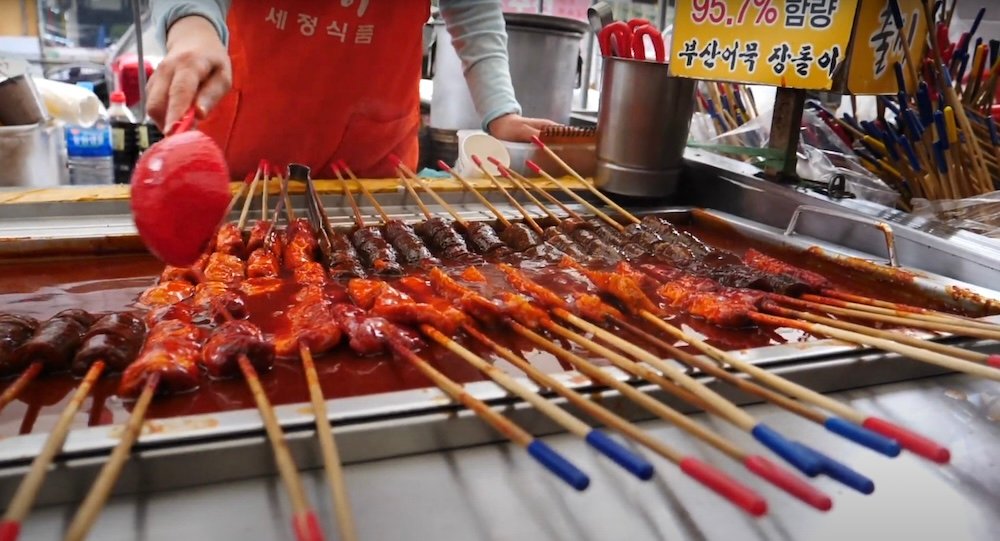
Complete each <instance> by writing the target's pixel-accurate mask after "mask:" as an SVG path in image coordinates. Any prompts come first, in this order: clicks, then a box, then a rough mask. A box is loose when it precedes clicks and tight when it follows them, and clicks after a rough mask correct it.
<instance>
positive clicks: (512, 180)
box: [491, 158, 561, 223]
mask: <svg viewBox="0 0 1000 541" xmlns="http://www.w3.org/2000/svg"><path fill="white" fill-rule="evenodd" d="M491 159H493V158H491ZM494 165H496V164H494ZM497 167H498V168H499V169H500V175H501V176H502V177H503V178H505V179H507V182H510V183H511V184H513V185H514V187H515V188H517V189H518V190H520V191H521V193H523V194H524V196H525V197H527V198H528V200H529V201H531V202H532V204H534V205H535V206H536V207H538V208H539V209H541V211H542V212H543V213H544V214H545V216H546V217H548V219H549V220H552V221H553V222H556V223H559V222H560V221H561V220H560V219H559V217H558V216H556V215H555V213H554V212H552V211H551V210H549V208H548V207H546V206H545V205H544V204H542V202H541V201H540V200H539V199H538V198H537V197H535V194H533V193H531V190H529V189H528V187H527V186H525V185H524V184H522V183H521V182H520V181H519V180H517V179H515V178H514V176H513V175H511V174H510V171H509V170H508V169H507V168H506V167H503V166H502V165H498V166H497Z"/></svg>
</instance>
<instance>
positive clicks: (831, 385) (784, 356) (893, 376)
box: [0, 201, 1000, 503]
mask: <svg viewBox="0 0 1000 541" xmlns="http://www.w3.org/2000/svg"><path fill="white" fill-rule="evenodd" d="M455 203H457V204H459V205H460V206H462V204H463V203H464V202H463V201H455ZM502 208H503V210H504V212H505V213H507V214H508V215H509V216H510V217H511V218H516V217H518V215H517V214H516V212H515V211H514V209H513V208H511V207H502ZM413 210H414V209H413V207H411V206H390V208H389V211H390V212H391V213H392V214H394V215H396V216H398V217H401V218H403V217H405V218H407V219H410V220H412V221H417V217H416V216H415V215H414V213H413ZM436 210H441V209H436ZM580 210H582V209H580ZM343 211H344V209H343V207H336V206H334V207H333V208H330V209H329V210H328V212H329V214H330V216H331V217H334V222H335V225H337V224H343V225H345V226H346V225H348V224H349V220H348V218H347V215H348V214H347V213H346V212H343ZM462 212H463V213H464V214H466V216H467V217H468V218H469V219H486V218H487V216H486V215H485V214H484V213H483V211H482V210H481V207H478V206H476V207H463V209H462ZM645 212H646V213H661V214H662V213H668V214H670V215H672V217H673V218H676V219H677V220H679V221H685V220H691V221H693V222H694V223H696V224H698V223H702V224H706V225H709V226H711V225H712V224H719V223H722V224H725V226H726V227H729V228H731V229H733V230H735V231H737V232H739V233H740V234H742V235H744V236H746V237H748V238H751V239H754V240H756V241H760V242H763V243H765V244H768V245H771V246H776V247H781V248H784V249H791V250H795V251H803V250H807V249H810V248H813V247H817V246H818V247H819V248H821V250H820V251H818V252H817V254H816V257H823V258H827V259H829V260H831V261H838V262H843V261H853V262H855V263H856V262H857V259H853V258H859V259H871V256H869V255H867V254H862V253H859V252H854V251H852V250H848V249H846V248H843V247H840V246H836V245H832V244H829V243H825V242H822V241H817V240H815V239H812V238H809V237H803V236H800V235H796V234H794V229H795V221H796V220H797V216H798V215H800V214H801V213H803V212H806V213H808V212H819V213H820V215H823V214H824V213H825V214H829V212H830V211H829V209H820V210H819V211H817V210H816V209H811V208H803V209H800V210H799V211H798V212H796V217H794V218H793V220H792V223H791V224H790V225H789V226H788V228H787V230H786V231H784V232H782V231H780V230H777V229H775V228H772V227H769V226H764V225H761V224H759V223H756V222H753V221H750V220H745V219H742V218H739V217H737V216H733V215H729V214H726V213H722V212H718V211H711V210H700V209H692V208H676V207H674V208H660V209H650V210H646V211H645ZM833 212H836V211H833ZM338 216H339V217H342V218H336V217H338ZM539 217H540V216H539ZM848 217H849V219H851V220H855V221H858V220H860V221H859V222H858V223H859V224H860V225H862V226H867V225H871V224H872V223H874V222H872V220H870V219H868V220H866V219H863V218H856V217H855V216H853V215H850V216H848ZM866 221H867V222H871V223H868V224H867V225H866V223H863V222H866ZM875 225H878V224H875ZM0 233H2V230H0ZM38 233H42V234H43V235H41V236H44V233H46V232H39V231H37V230H36V235H37V234H38ZM41 236H39V237H36V238H40V237H41ZM119 236H120V237H121V238H123V239H125V240H126V241H128V237H129V235H128V234H127V233H125V232H122V234H121V235H119ZM48 238H49V239H50V240H51V241H52V242H56V243H65V242H67V239H65V238H64V239H57V238H56V237H54V236H49V237H48ZM886 238H887V240H888V242H889V244H888V252H889V253H890V254H892V253H893V248H892V235H891V234H888V233H887V234H886ZM91 240H92V239H91ZM77 242H84V243H86V242H88V239H87V238H86V237H77V238H76V239H75V240H71V241H70V244H72V245H74V246H78V244H76V243H77ZM878 263H881V262H878ZM883 268H884V267H883ZM906 270H908V271H909V272H912V273H913V277H914V278H913V281H912V284H913V287H916V288H918V289H920V290H921V291H922V292H923V293H924V294H926V295H927V296H928V297H931V298H934V299H938V300H941V301H944V302H946V303H948V304H951V305H956V304H958V305H961V306H963V307H965V308H971V309H974V308H975V306H976V305H977V301H978V300H980V299H998V298H1000V293H997V292H994V291H990V290H986V289H984V288H980V287H976V286H971V285H968V284H964V283H961V282H958V281H955V280H951V279H948V278H944V277H941V276H937V275H933V274H930V273H925V272H921V271H919V270H914V269H906ZM996 319H998V320H1000V317H998V318H996ZM926 336H930V335H926ZM942 340H944V341H947V342H949V343H953V344H956V345H961V346H963V347H970V348H973V349H979V350H988V349H990V348H991V347H995V344H994V343H993V342H991V341H985V340H972V339H959V338H956V337H946V338H943V339H942ZM733 354H734V355H736V356H737V357H739V358H741V359H743V360H746V361H749V362H752V363H755V364H757V365H761V366H767V367H768V368H769V369H771V370H773V371H775V372H776V373H780V374H782V375H784V376H785V377H788V378H789V379H792V380H794V381H797V382H799V383H802V384H804V385H807V386H809V387H811V388H813V389H815V390H818V391H821V392H830V391H834V390H841V389H846V388H855V387H862V386H866V385H874V384H880V383H888V382H894V381H901V380H907V379H915V378H921V377H926V376H930V375H936V374H940V373H943V372H944V371H943V370H942V369H939V368H937V367H934V366H930V365H926V364H923V363H919V362H915V361H910V360H906V359H902V358H900V357H899V356H897V355H894V354H886V353H882V352H877V351H872V350H867V349H862V348H857V347H854V346H851V345H848V344H844V343H841V342H837V341H833V340H814V341H809V342H800V343H794V344H784V345H777V346H769V347H762V348H756V349H747V350H739V351H735V352H733ZM606 370H607V371H608V372H609V373H611V374H613V375H614V376H615V377H616V378H618V379H620V380H628V379H629V378H628V377H627V376H626V375H625V374H624V373H622V372H620V371H618V370H616V369H614V368H606ZM556 377H557V378H558V379H559V380H560V381H562V382H563V383H565V384H567V385H568V386H570V387H573V388H576V389H578V390H580V391H582V392H585V393H586V394H591V395H592V396H594V397H595V398H598V399H600V400H601V402H602V404H605V405H606V406H608V407H610V408H612V409H613V410H615V411H616V412H618V413H619V414H621V415H623V416H625V417H628V418H632V419H643V418H648V417H649V414H647V413H646V412H644V411H643V410H640V409H638V408H637V407H635V406H634V405H632V404H631V403H629V402H627V401H625V400H623V399H621V398H620V397H619V396H618V393H616V392H609V391H607V390H604V389H601V388H595V387H592V386H590V384H589V382H588V380H586V379H585V378H583V377H581V376H580V375H579V374H577V373H575V372H565V373H562V374H557V375H556ZM706 379H707V378H706ZM523 382H524V383H525V384H526V385H528V386H529V387H532V388H537V387H536V386H534V384H532V383H531V382H530V381H529V380H527V379H526V378H524V379H523ZM634 383H635V385H637V386H638V387H640V388H641V389H643V390H645V391H647V392H648V393H650V394H651V395H653V396H655V397H657V398H659V399H661V400H664V401H665V402H667V403H668V404H670V405H672V406H674V407H676V408H678V409H680V410H682V411H691V408H690V407H689V406H688V405H686V404H684V403H681V402H678V401H676V400H675V399H673V398H672V397H669V396H665V395H664V394H663V393H662V392H660V391H659V390H658V388H655V387H653V386H651V385H648V384H645V383H644V382H638V381H636V382H634ZM712 385H713V387H714V386H715V385H714V382H713V383H712ZM466 389H467V391H468V392H470V393H471V394H472V395H474V396H476V397H477V398H480V399H482V400H485V401H487V402H488V403H490V404H492V405H495V406H496V407H501V408H504V410H505V412H506V413H507V414H508V415H510V417H511V418H512V419H513V420H515V421H516V422H518V423H520V424H521V425H522V426H524V427H525V428H526V429H528V430H529V431H531V432H532V433H535V434H538V435H543V434H549V433H554V432H558V431H560V429H559V427H557V426H556V425H554V424H553V423H551V422H550V421H549V420H547V419H546V418H544V417H543V416H542V415H540V414H538V413H537V412H536V411H534V410H533V409H532V408H531V407H530V406H528V405H526V404H524V403H522V402H520V401H517V400H514V399H512V398H511V397H510V396H509V395H508V394H507V393H506V392H505V391H503V390H502V389H501V388H499V387H498V386H497V385H495V384H493V383H492V382H489V381H483V382H476V383H471V384H468V385H467V386H466ZM717 390H718V391H719V392H720V393H722V394H723V395H725V396H727V397H729V398H730V399H732V400H733V401H735V402H737V403H749V402H753V401H755V399H754V398H751V397H749V396H746V395H743V394H741V393H739V392H737V391H733V390H732V389H731V388H728V387H726V386H718V388H717ZM553 400H554V401H555V402H556V403H559V404H562V405H565V403H564V401H563V400H562V399H561V398H558V397H554V398H553ZM326 404H327V412H328V416H329V418H330V420H331V421H332V422H333V423H334V426H335V432H336V437H337V440H338V445H339V447H340V451H341V456H342V459H343V460H344V461H345V462H357V461H365V460H374V459H379V458H387V457H392V456H399V455H403V454H412V453H419V452H427V451H433V450H441V449H447V448H455V447H460V446H468V445H474V444H482V443H487V442H493V441H498V440H500V439H501V438H500V437H499V435H498V434H496V433H494V432H493V431H492V430H491V429H489V428H488V427H487V426H486V425H485V424H484V423H482V422H480V421H479V420H478V419H476V418H475V416H474V415H473V414H471V412H469V411H468V410H465V409H464V408H460V407H457V406H455V405H454V404H453V403H452V402H451V401H450V400H449V399H448V398H447V397H446V396H445V395H444V393H442V392H440V391H439V390H438V389H436V388H424V389H416V390H408V391H398V392H391V393H383V394H374V395H367V396H358V397H351V398H339V399H331V400H328V401H327V403H326ZM570 410H571V411H572V410H573V408H570ZM276 413H277V417H278V419H279V421H280V422H281V424H282V426H283V427H284V428H285V430H286V431H287V435H288V440H289V446H290V448H291V450H292V452H293V455H294V456H295V459H296V462H297V464H298V465H299V467H301V468H314V467H320V466H321V464H322V461H321V458H320V456H319V454H318V446H317V445H316V441H315V439H314V437H313V435H314V431H313V422H314V421H313V418H312V416H311V414H310V409H309V406H308V404H307V403H301V404H291V405H284V406H278V407H277V408H276ZM575 413H579V412H575ZM581 417H584V418H585V416H584V415H581ZM120 430H121V427H120V426H100V427H93V428H83V429H76V430H73V431H72V432H71V433H70V435H69V437H68V439H67V441H66V445H65V448H64V452H63V454H62V455H61V457H60V459H59V461H58V465H57V466H56V467H55V469H54V470H53V471H52V472H51V473H50V475H49V477H48V479H47V481H46V484H45V486H44V488H43V490H42V492H41V494H40V495H39V502H40V503H61V502H68V501H75V500H78V499H79V498H80V497H82V495H83V494H84V493H85V490H86V488H87V487H88V486H89V483H90V481H91V480H92V479H93V478H94V476H95V475H96V473H97V470H98V469H99V468H100V466H101V464H103V461H104V460H105V459H106V457H107V455H108V454H109V452H110V449H111V448H112V447H113V446H114V445H115V444H116V443H117V439H116V436H117V434H118V433H119V431H120ZM45 436H46V434H30V435H25V436H16V437H8V438H6V439H3V440H0V501H7V500H9V498H10V497H11V495H12V494H13V491H14V489H15V488H16V486H17V483H18V482H19V481H20V478H21V476H22V475H23V474H24V472H25V471H26V469H27V465H28V464H29V463H30V460H31V459H32V458H33V457H34V456H35V455H36V454H37V452H38V451H39V449H40V448H41V446H42V444H43V442H44V438H45ZM273 471H274V466H273V460H272V458H271V456H270V450H269V447H268V445H267V443H266V439H265V436H264V428H263V425H262V423H261V421H260V418H259V416H258V413H257V411H256V410H253V409H247V410H239V411H229V412H223V413H215V414H202V415H192V416H181V417H174V418H168V419H160V420H152V421H147V423H146V427H145V432H144V434H143V435H142V437H141V439H140V441H139V442H138V443H137V444H136V446H135V448H134V451H133V459H132V460H130V461H129V463H128V465H127V466H126V468H125V470H124V472H123V475H122V478H121V481H120V482H119V483H118V484H117V485H116V491H117V493H134V492H148V491H154V490H164V489H170V488H180V487H186V486H193V485H200V484H205V483H210V482H218V481H224V480H231V479H237V478H245V477H250V476H257V475H265V474H271V473H273Z"/></svg>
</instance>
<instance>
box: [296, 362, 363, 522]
mask: <svg viewBox="0 0 1000 541" xmlns="http://www.w3.org/2000/svg"><path fill="white" fill-rule="evenodd" d="M299 355H300V356H301V358H302V368H303V369H304V371H305V373H306V385H307V387H308V388H309V401H310V402H311V403H312V409H313V417H314V418H315V419H316V436H317V438H318V439H319V447H320V450H321V451H322V453H323V466H324V469H325V470H326V482H327V484H328V485H329V486H330V496H331V497H332V501H333V510H334V513H335V514H336V515H337V526H338V527H339V529H340V539H342V540H343V541H356V540H357V538H358V536H357V533H356V529H355V527H354V516H353V514H352V513H351V502H350V500H349V499H348V497H347V484H346V483H345V482H344V471H343V468H341V465H340V453H339V452H338V451H337V443H336V441H335V440H334V439H333V430H332V429H331V428H330V419H329V417H328V416H327V411H326V404H325V402H324V400H323V390H322V389H321V388H320V386H319V376H318V375H317V374H316V365H315V364H314V363H313V356H312V352H311V351H309V348H308V347H307V346H305V345H303V344H299Z"/></svg>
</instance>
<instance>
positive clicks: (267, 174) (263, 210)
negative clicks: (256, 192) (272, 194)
mask: <svg viewBox="0 0 1000 541" xmlns="http://www.w3.org/2000/svg"><path fill="white" fill-rule="evenodd" d="M270 186H271V168H270V166H265V167H264V183H263V184H262V185H261V188H260V219H261V221H262V222H266V221H267V196H268V193H267V192H268V191H269V189H270Z"/></svg>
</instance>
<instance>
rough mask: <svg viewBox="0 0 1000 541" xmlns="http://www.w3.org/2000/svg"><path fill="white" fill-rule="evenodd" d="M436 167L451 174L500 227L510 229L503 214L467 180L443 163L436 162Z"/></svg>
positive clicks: (508, 221)
mask: <svg viewBox="0 0 1000 541" xmlns="http://www.w3.org/2000/svg"><path fill="white" fill-rule="evenodd" d="M438 167H440V168H441V170H442V171H447V172H448V173H449V174H451V176H452V177H454V178H455V180H457V181H458V182H460V183H461V184H462V186H463V187H465V189H466V190H468V191H469V192H471V193H472V195H474V196H475V197H476V199H478V200H479V202H480V203H482V204H483V206H484V207H486V208H487V209H489V211H490V212H492V213H493V215H494V216H496V217H497V220H498V221H499V222H500V224H501V225H503V226H504V227H510V220H508V219H507V217H506V216H504V215H503V213H502V212H500V210H499V209H497V208H496V207H495V206H494V205H493V203H490V200H489V199H486V197H485V196H483V194H481V193H479V190H477V189H476V188H475V187H474V186H473V185H472V184H471V183H470V182H469V181H468V180H465V178H463V177H462V175H459V174H458V172H457V171H455V170H454V169H452V168H451V167H450V166H449V165H448V164H446V163H444V162H443V161H439V162H438Z"/></svg>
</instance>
